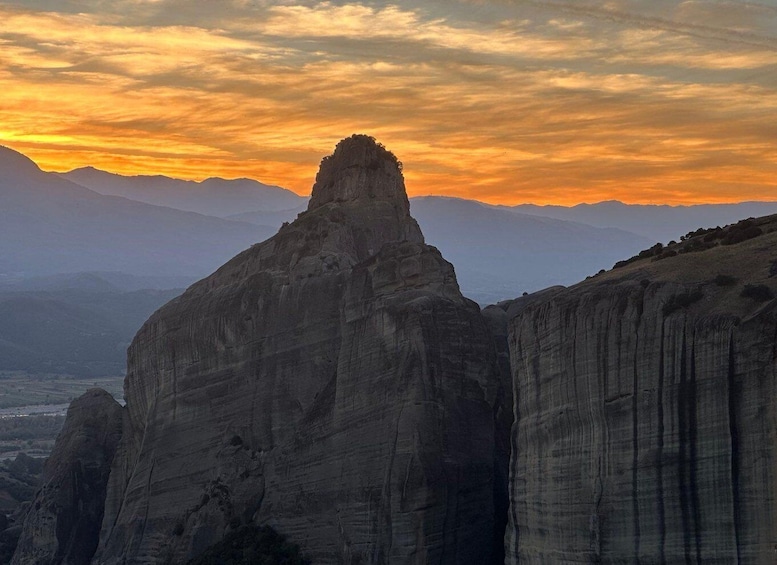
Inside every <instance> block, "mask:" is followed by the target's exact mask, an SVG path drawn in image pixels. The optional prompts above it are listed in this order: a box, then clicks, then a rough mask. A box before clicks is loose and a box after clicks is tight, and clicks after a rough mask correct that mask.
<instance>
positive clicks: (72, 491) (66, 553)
mask: <svg viewBox="0 0 777 565" xmlns="http://www.w3.org/2000/svg"><path fill="white" fill-rule="evenodd" d="M121 427H122V409H121V406H120V405H119V404H118V403H117V402H116V401H115V400H114V399H113V398H112V397H111V396H110V395H109V394H108V393H107V392H105V391H103V390H100V389H92V390H89V391H87V392H86V393H84V394H83V395H82V396H81V397H80V398H78V399H77V400H75V401H73V403H72V404H71V405H70V408H68V411H67V417H66V419H65V425H64V427H63V428H62V432H61V433H60V435H59V437H58V438H57V443H56V446H55V447H54V451H53V453H52V454H51V457H49V459H48V461H47V462H46V465H45V467H44V470H43V486H42V488H41V490H40V491H39V492H38V494H37V495H36V497H35V500H34V501H33V504H32V507H31V510H30V512H29V513H28V514H27V517H26V519H25V521H24V529H23V531H22V536H21V538H20V539H19V543H18V546H17V548H16V553H15V554H14V558H13V561H12V563H13V564H14V565H24V564H30V565H59V564H67V565H86V564H88V563H89V561H90V560H91V558H92V555H93V554H94V551H95V548H96V547H97V536H98V534H99V532H100V524H101V523H102V519H103V509H104V502H105V490H106V486H107V483H108V474H109V472H110V468H111V462H112V460H113V457H114V454H115V452H116V446H117V445H118V444H119V439H120V437H121Z"/></svg>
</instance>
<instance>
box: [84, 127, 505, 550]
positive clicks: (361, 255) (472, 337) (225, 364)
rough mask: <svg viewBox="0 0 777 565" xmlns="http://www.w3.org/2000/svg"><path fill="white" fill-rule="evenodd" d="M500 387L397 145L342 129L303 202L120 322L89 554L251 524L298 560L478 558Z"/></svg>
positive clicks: (488, 503) (181, 546) (213, 537)
mask: <svg viewBox="0 0 777 565" xmlns="http://www.w3.org/2000/svg"><path fill="white" fill-rule="evenodd" d="M498 394H499V376H498V367H497V361H496V354H495V350H494V345H493V342H492V340H491V336H490V333H489V330H488V328H487V326H486V323H485V321H484V319H483V317H482V316H481V315H480V312H479V309H478V307H477V305H476V304H474V303H473V302H471V301H469V300H467V299H465V298H463V297H462V296H461V293H460V292H459V289H458V285H457V283H456V278H455V275H454V272H453V268H452V266H451V265H450V264H449V263H448V262H446V261H445V260H444V259H443V258H442V257H441V256H440V254H439V252H438V251H437V250H436V249H435V248H433V247H430V246H427V245H425V244H424V241H423V236H422V234H421V231H420V229H419V228H418V225H417V224H416V222H415V220H413V219H412V218H411V217H410V215H409V207H408V202H407V196H406V194H405V190H404V181H403V179H402V175H401V172H400V167H399V164H398V162H397V160H396V158H395V157H394V156H393V155H392V154H391V153H389V152H388V151H386V150H385V149H384V148H383V147H382V146H380V145H378V144H376V143H375V142H374V140H372V139H371V138H368V137H366V136H354V137H351V138H348V139H346V140H344V141H342V142H341V143H340V144H338V146H337V148H336V150H335V152H334V154H333V155H332V156H331V157H328V158H326V159H324V161H323V162H322V166H321V170H320V172H319V174H318V176H317V179H316V184H315V186H314V188H313V196H312V198H311V201H310V205H309V207H308V210H307V212H305V213H303V214H301V215H300V217H299V218H298V219H297V220H296V221H295V222H293V223H292V224H290V225H286V226H284V227H283V228H281V230H280V231H279V233H278V234H277V235H276V236H275V237H273V238H271V239H269V240H268V241H266V242H264V243H262V244H259V245H255V246H254V247H252V248H251V249H249V250H247V251H245V252H244V253H242V254H240V255H238V256H237V257H235V258H234V259H233V260H231V261H230V262H229V263H227V264H226V265H224V266H223V267H222V268H221V269H219V270H218V271H217V272H216V273H214V274H213V275H211V276H210V277H208V278H206V279H204V280H202V281H200V282H199V283H197V284H195V285H194V286H192V287H191V288H189V289H188V290H187V291H186V293H184V294H183V295H182V296H181V297H179V298H177V299H175V300H173V301H172V302H170V303H169V304H168V305H166V306H165V307H163V308H162V309H160V310H159V311H158V312H157V313H156V314H154V315H153V316H152V317H151V318H150V319H149V320H148V322H147V323H146V324H145V325H144V327H143V328H142V329H141V330H140V332H139V333H138V335H137V336H136V338H135V340H134V342H133V344H132V346H131V347H130V350H129V367H128V375H127V379H126V381H125V396H126V401H127V413H128V417H127V418H126V420H125V426H124V434H123V437H122V442H121V446H120V448H119V452H118V454H117V456H116V458H115V459H114V464H113V469H112V472H111V477H110V485H109V490H108V496H107V500H106V513H105V520H104V522H103V528H102V533H101V538H100V546H99V548H98V551H97V554H96V555H95V562H96V563H111V564H113V563H166V562H173V563H182V562H186V560H187V559H189V558H191V557H193V556H196V555H198V554H199V553H201V552H202V551H203V550H205V549H206V548H207V547H208V546H210V545H212V544H214V543H216V542H218V541H219V540H220V539H221V538H222V537H223V536H224V534H225V532H227V531H231V530H233V529H234V528H237V527H239V525H240V524H241V523H246V522H252V523H256V524H267V525H270V526H272V527H273V528H275V529H276V530H278V531H279V532H281V533H282V534H283V535H285V536H286V537H287V538H288V539H289V541H290V542H293V543H296V544H299V545H300V546H301V548H302V551H303V553H304V554H305V555H306V557H308V558H309V559H311V561H312V562H314V563H346V564H354V565H355V564H357V563H362V564H364V563H374V564H388V563H446V564H447V563H461V564H477V563H489V562H490V560H491V558H492V551H491V548H492V544H493V539H492V538H493V495H494V461H495V460H498V459H499V458H498V457H497V456H496V455H495V441H494V437H495V435H494V428H495V421H497V420H498V419H497V418H496V416H495V410H496V407H497V405H498V402H497V396H498Z"/></svg>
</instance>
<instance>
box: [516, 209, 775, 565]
mask: <svg viewBox="0 0 777 565" xmlns="http://www.w3.org/2000/svg"><path fill="white" fill-rule="evenodd" d="M752 223H753V224H754V225H755V227H756V228H757V229H753V230H751V232H752V234H753V235H752V236H749V238H748V239H747V240H746V241H743V239H744V238H741V237H734V236H736V235H737V234H738V233H739V232H741V231H742V229H740V228H741V225H740V224H738V226H739V227H736V228H735V229H732V230H730V233H731V234H733V236H731V237H729V236H728V235H727V234H729V231H726V230H717V231H715V230H710V232H709V233H707V232H704V233H702V232H701V231H700V232H699V233H698V234H696V235H695V236H693V237H692V238H691V239H689V240H687V241H685V242H684V243H683V244H682V246H680V247H679V248H680V251H679V254H678V253H675V254H674V255H673V254H671V253H663V254H661V253H653V254H652V255H648V254H645V255H646V257H644V258H635V259H634V260H632V261H631V262H630V263H628V264H627V265H624V266H621V267H620V268H618V269H616V270H614V271H611V272H609V273H606V274H603V275H600V276H597V277H594V278H592V279H590V280H588V281H585V282H583V283H581V284H579V285H576V286H574V287H571V288H569V289H554V290H553V291H551V292H548V293H546V294H545V295H544V296H542V297H540V299H537V297H533V296H528V297H525V298H523V299H518V300H516V301H514V302H513V303H512V304H510V305H509V311H511V312H512V313H513V315H514V316H515V317H514V318H513V319H512V322H511V328H510V350H511V356H512V368H513V374H514V385H515V386H514V394H515V397H516V399H517V402H516V414H515V416H516V425H515V427H514V428H513V433H512V441H513V446H514V451H513V454H512V459H511V469H510V477H511V484H510V512H509V521H510V523H509V525H508V528H507V536H506V552H507V563H511V564H516V563H522V564H523V563H600V562H601V563H721V564H724V563H739V562H741V563H774V562H775V561H776V560H777V535H776V534H775V532H777V499H776V498H775V497H776V495H777V483H775V476H776V475H775V468H777V442H776V441H775V439H777V406H776V405H775V399H776V398H777V372H776V367H777V365H776V362H775V359H777V350H776V349H775V348H776V347H777V345H776V344H777V339H776V338H777V305H776V304H775V300H774V298H773V297H774V296H775V290H777V279H775V278H773V275H774V273H775V272H777V269H775V268H774V265H777V233H774V229H775V228H776V227H777V220H775V218H774V217H771V218H766V219H762V220H757V221H754V222H752ZM748 226H749V227H753V226H750V225H749V224H748ZM710 233H711V234H712V235H710ZM705 238H706V239H705ZM715 238H717V239H718V240H721V241H722V242H723V243H722V244H720V245H717V244H716V243H715V241H716V239H715ZM710 242H712V243H710ZM709 247H712V248H709ZM659 251H660V250H659ZM651 257H652V259H651Z"/></svg>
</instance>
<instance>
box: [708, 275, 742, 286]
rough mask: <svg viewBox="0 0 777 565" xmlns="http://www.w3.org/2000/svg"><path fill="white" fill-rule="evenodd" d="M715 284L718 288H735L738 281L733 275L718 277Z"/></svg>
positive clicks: (714, 280)
mask: <svg viewBox="0 0 777 565" xmlns="http://www.w3.org/2000/svg"><path fill="white" fill-rule="evenodd" d="M713 282H714V283H715V284H716V285H718V286H734V285H735V284H737V279H736V278H734V277H732V276H731V275H718V276H717V277H715V278H714V279H713Z"/></svg>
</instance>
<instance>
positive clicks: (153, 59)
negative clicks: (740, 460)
mask: <svg viewBox="0 0 777 565" xmlns="http://www.w3.org/2000/svg"><path fill="white" fill-rule="evenodd" d="M94 6H95V4H94V3H91V2H88V1H86V0H63V1H60V2H53V1H50V0H32V1H24V2H22V1H21V0H17V1H12V2H0V18H3V21H4V22H5V25H4V28H3V30H0V89H2V91H3V93H4V94H3V97H2V99H0V144H2V145H6V146H8V147H10V148H12V149H15V150H17V151H20V152H22V153H24V154H25V155H27V156H29V157H30V158H32V159H33V160H34V161H35V162H36V163H37V164H38V165H39V166H40V167H41V168H42V169H44V170H53V171H67V170H71V169H74V168H79V167H84V166H93V167H95V168H98V169H102V170H106V171H109V172H113V173H118V174H125V175H137V174H145V175H154V174H161V175H166V176H171V177H175V178H183V179H189V180H202V179H205V178H208V177H214V176H218V177H223V178H239V177H247V178H252V179H255V180H258V181H260V182H263V183H265V184H271V185H278V186H282V187H284V188H288V189H290V190H292V191H294V192H296V193H298V194H301V195H306V194H309V193H310V188H311V186H312V184H313V180H314V177H315V173H316V171H317V168H318V164H319V162H320V160H321V158H322V157H323V156H325V155H327V154H329V153H331V151H332V149H333V148H334V145H335V144H336V143H337V141H339V140H340V139H342V138H343V137H346V136H348V135H351V134H352V133H366V134H368V135H372V136H374V137H375V138H376V139H377V140H378V141H380V142H381V143H383V144H384V145H385V146H386V147H387V148H388V149H390V150H391V151H392V152H394V153H395V154H396V155H397V157H398V158H399V159H400V160H401V161H403V163H404V165H405V167H404V169H405V177H406V181H407V183H406V184H407V188H408V193H409V195H410V196H420V195H429V194H434V195H444V196H455V197H463V198H472V199H476V200H480V201H483V202H489V203H493V204H521V203H528V202H531V203H535V204H561V205H573V204H577V203H581V202H600V201H604V200H620V201H622V202H626V203H642V204H695V203H724V202H740V201H745V200H777V174H775V173H777V133H775V130H774V128H773V127H772V122H773V116H774V115H776V114H775V112H776V111H777V73H775V72H774V71H775V70H777V8H772V7H769V6H765V5H761V4H754V3H741V4H731V3H718V2H712V1H694V0H686V1H682V2H681V1H676V0H658V1H654V2H634V1H626V0H618V1H612V2H607V3H594V4H586V5H581V4H580V3H577V2H570V1H555V2H535V1H530V0H502V1H500V0H490V1H489V0H482V1H471V2H468V1H460V2H455V3H449V4H442V3H438V2H434V1H432V0H427V1H425V2H420V3H419V2H416V3H410V2H405V1H397V2H393V3H382V2H373V3H370V4H365V3H359V2H302V3H299V2H295V3H287V2H257V1H244V0H231V1H225V2H223V3H213V4H205V5H199V6H193V5H191V3H188V4H187V3H181V2H180V1H178V0H120V1H117V2H113V3H110V6H109V7H105V6H104V5H102V4H101V6H102V7H101V8H100V9H99V10H98V9H96V8H95V7H94Z"/></svg>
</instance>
